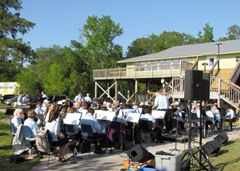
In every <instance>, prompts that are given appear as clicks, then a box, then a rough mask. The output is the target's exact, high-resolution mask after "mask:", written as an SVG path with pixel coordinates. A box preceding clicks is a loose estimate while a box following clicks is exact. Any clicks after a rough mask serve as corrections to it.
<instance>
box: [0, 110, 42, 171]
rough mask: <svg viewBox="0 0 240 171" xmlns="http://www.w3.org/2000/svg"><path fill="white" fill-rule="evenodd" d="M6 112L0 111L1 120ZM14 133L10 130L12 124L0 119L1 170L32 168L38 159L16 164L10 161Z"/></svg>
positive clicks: (25, 170) (11, 170) (13, 170)
mask: <svg viewBox="0 0 240 171" xmlns="http://www.w3.org/2000/svg"><path fill="white" fill-rule="evenodd" d="M4 114H5V113H3V112H0V120H1V119H2V118H4V117H9V116H6V115H4ZM11 141H12V134H11V132H10V125H9V124H8V123H5V122H3V121H0V170H6V171H27V170H30V169H31V168H32V167H33V166H34V164H36V162H37V161H38V159H37V158H36V159H34V160H31V161H25V162H23V163H19V164H15V163H10V162H9V157H10V156H11V155H13V151H12V146H11Z"/></svg>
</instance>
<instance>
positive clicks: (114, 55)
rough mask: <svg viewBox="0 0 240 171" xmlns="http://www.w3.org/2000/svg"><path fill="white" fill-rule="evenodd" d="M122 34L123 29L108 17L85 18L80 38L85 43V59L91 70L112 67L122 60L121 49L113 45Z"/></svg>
mask: <svg viewBox="0 0 240 171" xmlns="http://www.w3.org/2000/svg"><path fill="white" fill-rule="evenodd" d="M122 34H123V29H122V28H121V27H120V25H119V24H115V23H114V22H113V21H112V20H111V17H110V16H103V17H102V18H98V17H96V16H92V17H88V18H87V23H86V24H85V25H84V26H83V29H82V36H83V39H84V40H85V41H86V46H85V48H86V52H87V53H86V55H87V56H86V58H85V59H86V60H87V62H88V63H89V64H90V66H91V68H92V69H99V68H110V67H114V65H115V62H116V60H119V59H121V58H122V47H121V46H119V45H116V44H114V39H115V38H116V37H118V36H121V35H122Z"/></svg>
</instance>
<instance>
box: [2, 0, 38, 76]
mask: <svg viewBox="0 0 240 171" xmlns="http://www.w3.org/2000/svg"><path fill="white" fill-rule="evenodd" d="M21 3H22V2H21V0H1V1H0V59H1V61H11V63H12V64H13V65H14V66H15V67H16V69H19V67H20V68H21V67H22V66H23V63H24V62H26V61H28V62H31V60H32V58H33V51H32V50H31V47H30V45H29V43H24V42H23V41H22V39H17V34H21V35H24V34H26V33H27V32H28V31H29V30H30V29H31V28H33V27H34V25H35V24H34V23H32V22H29V21H27V20H26V19H24V18H21V17H20V13H19V11H20V10H21V8H22V7H21ZM3 64H7V65H8V66H11V64H10V63H8V62H3V63H0V68H2V67H3V66H2V65H3ZM7 72H8V70H5V71H4V73H7ZM16 72H17V70H16ZM16 72H14V73H11V75H8V74H5V75H6V77H7V78H5V79H11V78H15V74H16Z"/></svg>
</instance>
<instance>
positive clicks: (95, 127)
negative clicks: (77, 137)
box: [81, 108, 107, 153]
mask: <svg viewBox="0 0 240 171" xmlns="http://www.w3.org/2000/svg"><path fill="white" fill-rule="evenodd" d="M94 113H95V111H94V109H93V108H89V109H88V110H87V114H86V115H85V116H83V118H82V120H81V126H82V125H90V126H91V128H92V132H93V135H94V137H95V138H96V141H97V139H99V140H100V144H99V145H98V144H97V142H95V144H96V148H95V153H102V150H101V147H102V144H103V140H104V139H106V137H107V136H106V134H100V133H98V131H99V129H100V125H99V123H98V121H97V120H96V118H95V117H94ZM82 135H83V136H85V132H82Z"/></svg>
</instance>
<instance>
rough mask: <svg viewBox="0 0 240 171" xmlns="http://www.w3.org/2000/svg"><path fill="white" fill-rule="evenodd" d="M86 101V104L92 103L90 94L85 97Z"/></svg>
mask: <svg viewBox="0 0 240 171" xmlns="http://www.w3.org/2000/svg"><path fill="white" fill-rule="evenodd" d="M84 100H85V102H87V103H91V102H92V99H91V97H90V93H87V94H86V97H84Z"/></svg>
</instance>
